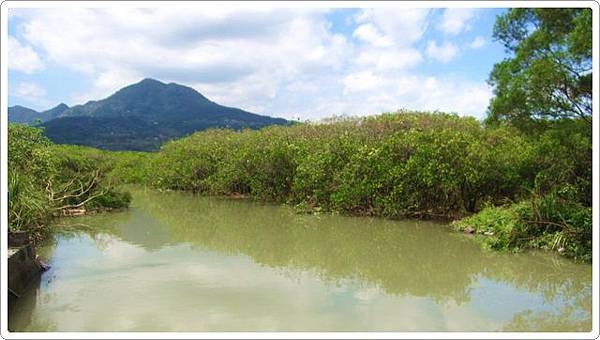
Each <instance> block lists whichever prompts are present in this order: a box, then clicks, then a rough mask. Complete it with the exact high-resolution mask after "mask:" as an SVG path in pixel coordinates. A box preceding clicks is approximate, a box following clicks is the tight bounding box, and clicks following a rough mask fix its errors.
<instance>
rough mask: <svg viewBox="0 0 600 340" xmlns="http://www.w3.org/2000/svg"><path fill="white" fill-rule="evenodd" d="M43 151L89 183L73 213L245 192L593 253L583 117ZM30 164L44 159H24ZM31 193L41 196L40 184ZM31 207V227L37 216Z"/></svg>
mask: <svg viewBox="0 0 600 340" xmlns="http://www.w3.org/2000/svg"><path fill="white" fill-rule="evenodd" d="M11 139H12V137H11ZM49 150H55V151H53V152H56V154H57V155H59V156H58V159H61V160H62V161H61V162H59V164H62V165H61V166H62V167H63V168H65V169H68V170H69V171H68V172H66V173H63V172H62V171H61V174H62V176H61V177H59V178H61V181H62V183H64V184H68V183H69V182H70V180H69V179H70V178H72V177H74V178H85V179H86V180H87V181H90V180H94V178H96V179H97V182H98V185H97V186H96V185H94V186H90V187H91V188H93V190H90V191H89V192H86V193H84V194H82V195H81V196H78V195H79V194H77V193H75V194H74V196H76V197H71V198H74V199H76V202H74V203H68V204H71V205H75V208H80V207H82V206H85V207H86V209H92V208H94V206H108V207H112V206H114V207H119V206H127V205H128V204H129V201H130V198H128V196H127V194H126V193H123V192H120V191H118V190H116V189H115V187H116V185H119V184H122V183H136V184H143V185H147V186H150V187H153V188H158V189H168V190H182V191H192V192H196V193H200V194H202V195H209V196H220V195H225V196H232V197H252V198H254V199H259V200H266V201H272V202H276V203H285V204H289V205H292V206H294V207H296V209H297V210H299V211H304V212H336V213H340V214H344V215H353V216H378V217H384V218H390V219H405V218H419V219H445V220H458V221H459V222H456V223H454V225H455V227H456V228H457V229H459V230H467V229H468V228H470V229H473V230H474V231H476V232H478V231H479V232H481V233H482V234H484V233H486V232H487V233H493V234H494V235H492V237H489V238H488V240H489V241H486V242H483V244H484V246H487V247H489V248H492V249H496V250H508V251H519V250H521V249H530V248H533V249H546V250H553V251H557V252H560V253H561V255H564V256H567V257H570V258H574V259H576V260H577V261H584V262H589V261H590V260H591V254H592V247H591V236H592V219H591V216H592V211H591V204H592V198H591V188H592V186H591V170H592V157H591V127H590V125H589V124H588V123H587V122H585V121H583V120H577V119H557V120H554V121H538V122H532V123H531V124H530V125H529V126H528V129H527V130H526V131H523V130H519V129H517V128H515V127H512V126H509V125H508V124H501V123H496V124H486V123H482V122H480V121H478V120H476V119H475V118H472V117H459V116H457V115H454V114H444V113H427V112H404V111H403V112H397V113H388V114H382V115H379V116H372V117H365V118H344V119H331V120H328V121H324V122H321V123H318V124H296V125H294V126H286V127H282V126H276V127H268V128H264V129H262V130H257V131H256V130H244V131H233V130H227V129H211V130H207V131H203V132H197V133H194V134H193V135H191V136H189V137H185V138H182V139H179V140H174V141H171V142H169V143H167V144H165V145H164V146H163V147H162V148H161V150H160V151H159V152H157V153H141V152H108V151H101V150H96V149H92V148H82V147H76V146H51V148H50V149H49ZM37 162H40V164H45V163H44V160H43V159H42V161H39V160H38V161H34V162H29V163H26V164H29V165H31V164H38V163H37ZM36 167H37V168H39V167H40V166H39V165H36ZM22 169H27V167H22ZM23 171H25V170H23ZM90 173H91V174H94V173H96V174H100V175H99V176H92V177H91V178H90ZM9 175H10V174H9ZM44 176H47V175H45V174H44ZM44 176H35V178H46V177H44ZM81 176H83V177H81ZM85 176H87V177H85ZM9 177H10V176H9ZM14 177H15V178H17V177H18V176H14ZM86 183H87V182H86ZM58 187H59V188H60V186H58ZM83 187H85V185H84V186H83ZM36 188H38V189H37V190H38V191H41V192H42V193H43V192H44V189H43V184H36ZM102 188H105V189H106V190H103V189H102ZM94 190H95V191H94ZM17 192H18V191H17ZM93 192H96V193H98V194H99V195H96V194H94V193H93ZM30 196H32V197H36V196H35V195H30ZM71 196H73V194H71ZM11 197H13V196H11ZM15 197H19V196H18V195H15ZM52 197H63V195H53V196H52ZM11 199H12V198H11ZM86 200H88V201H86ZM16 202H17V203H19V200H17V201H16ZM77 205H79V207H77ZM10 206H11V211H10V213H11V214H12V215H11V220H12V219H13V218H15V220H16V222H14V223H15V224H18V223H21V224H23V222H21V221H20V220H19V218H21V215H20V214H19V213H18V212H17V211H16V210H15V209H13V208H12V207H15V206H18V204H13V205H10ZM35 213H36V212H35V211H33V212H32V214H30V215H32V216H30V218H29V221H30V222H31V221H35V222H37V221H39V220H40V218H39V216H36V214H35ZM17 217H18V218H17ZM21 220H23V219H22V218H21ZM17 222H18V223H17ZM490 242H491V243H490Z"/></svg>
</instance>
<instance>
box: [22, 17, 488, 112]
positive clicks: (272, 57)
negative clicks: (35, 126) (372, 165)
mask: <svg viewBox="0 0 600 340" xmlns="http://www.w3.org/2000/svg"><path fill="white" fill-rule="evenodd" d="M326 14H327V11H326V10H321V9H305V10H304V9H295V10H292V9H268V8H261V9H258V10H243V11H240V10H231V9H225V8H219V7H217V8H214V9H213V8H212V7H211V8H210V9H208V10H207V8H199V9H186V11H185V15H182V13H181V9H176V8H174V9H165V8H161V9H160V10H156V9H128V8H120V9H116V8H115V9H83V8H71V9H43V10H42V9H38V10H26V11H20V12H19V16H20V22H22V23H23V24H22V25H21V26H20V30H21V32H23V38H24V39H25V40H23V42H24V43H25V42H26V44H27V45H31V46H32V47H34V48H35V49H36V50H38V51H40V53H43V55H44V56H45V58H47V59H48V60H47V62H48V63H53V64H56V65H58V66H61V67H65V68H69V69H71V70H73V71H75V72H79V73H80V74H82V75H84V77H85V78H86V80H87V81H89V83H90V84H92V86H91V87H90V88H82V90H81V91H80V92H78V93H74V94H73V98H71V99H74V103H75V104H77V103H82V102H86V101H88V100H92V99H100V98H103V97H106V96H108V95H110V94H111V93H113V92H115V91H116V90H118V89H119V88H121V87H123V86H125V85H128V84H131V83H133V82H136V81H139V80H141V79H142V78H144V77H153V78H157V79H159V80H162V81H164V82H171V81H173V82H177V83H180V84H184V85H188V86H191V87H193V88H195V89H196V90H198V91H199V92H201V93H202V94H204V95H205V96H207V97H208V98H210V99H211V100H214V101H216V102H218V103H221V104H223V105H228V106H235V107H240V108H243V109H246V110H249V111H253V112H258V113H263V114H269V115H275V116H283V117H287V118H292V117H298V116H300V117H302V118H303V119H311V120H317V119H320V118H323V117H327V116H331V115H334V114H348V115H354V114H376V113H380V112H382V111H393V110H396V109H399V108H410V109H423V110H429V109H431V110H434V109H440V110H447V111H456V112H460V113H465V114H475V115H481V114H482V113H483V112H484V111H485V108H486V106H487V100H488V99H489V96H490V95H489V93H491V92H488V88H487V85H486V84H485V83H481V84H480V83H470V82H465V81H461V80H458V79H452V78H426V77H423V76H421V75H419V74H418V69H417V68H416V67H417V66H418V65H419V64H420V63H421V62H422V61H423V55H422V54H426V55H427V56H429V57H430V58H435V59H436V60H440V61H442V62H447V61H450V60H452V59H453V58H454V57H456V56H457V55H458V48H457V47H456V46H455V45H454V44H452V43H449V42H446V43H444V44H442V45H438V44H437V43H436V42H430V43H429V45H428V46H427V48H426V50H425V51H420V50H419V48H418V46H419V45H420V44H418V43H419V42H420V41H421V40H422V38H423V35H424V33H425V31H426V30H427V28H428V26H429V20H428V19H429V17H430V10H428V9H389V8H385V9H365V10H362V11H360V13H359V14H358V15H357V16H355V17H353V20H352V22H351V23H352V24H354V25H356V27H355V29H354V31H353V32H352V33H351V36H348V37H346V36H343V35H341V34H336V33H334V32H332V30H331V24H330V23H329V22H328V20H327V16H326ZM65 27H68V28H69V29H65ZM461 30H464V25H463V26H462V28H461ZM353 38H354V39H353ZM356 40H359V42H357V41H356Z"/></svg>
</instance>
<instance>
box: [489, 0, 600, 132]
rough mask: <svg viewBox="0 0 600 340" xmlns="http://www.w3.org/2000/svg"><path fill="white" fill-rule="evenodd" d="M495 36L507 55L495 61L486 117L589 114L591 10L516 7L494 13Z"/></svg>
mask: <svg viewBox="0 0 600 340" xmlns="http://www.w3.org/2000/svg"><path fill="white" fill-rule="evenodd" d="M493 36H494V38H495V39H497V40H498V41H500V42H502V43H503V44H504V46H505V48H506V49H507V52H509V53H511V57H509V58H506V59H504V60H503V61H502V62H500V63H498V64H496V65H494V68H493V70H492V72H491V74H490V77H489V80H488V82H489V83H490V85H492V86H494V88H495V89H494V91H495V97H494V98H493V99H492V100H491V103H490V106H489V109H488V110H489V116H488V121H499V120H509V121H513V122H522V121H528V120H531V119H556V118H577V117H579V118H581V119H584V120H586V121H588V122H589V123H590V124H591V115H592V10H591V9H589V8H515V9H511V10H509V11H508V12H507V13H505V14H503V15H500V16H498V18H497V20H496V23H495V26H494V34H493Z"/></svg>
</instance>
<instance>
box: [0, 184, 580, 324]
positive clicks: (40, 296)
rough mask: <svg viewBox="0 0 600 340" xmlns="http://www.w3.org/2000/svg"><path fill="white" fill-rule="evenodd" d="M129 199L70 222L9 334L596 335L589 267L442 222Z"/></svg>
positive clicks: (185, 198) (167, 197)
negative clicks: (513, 250)
mask: <svg viewBox="0 0 600 340" xmlns="http://www.w3.org/2000/svg"><path fill="white" fill-rule="evenodd" d="M134 194H135V195H134V206H133V207H132V208H131V209H130V211H127V212H122V213H115V214H106V215H98V216H91V217H82V218H77V219H69V220H66V221H65V223H69V224H78V227H77V230H78V231H77V232H74V233H70V234H63V235H61V236H60V237H58V238H57V243H56V244H55V245H54V247H51V248H53V249H54V253H53V254H52V255H51V256H50V261H51V262H52V265H53V269H52V270H51V271H50V272H49V273H47V274H46V275H45V276H44V278H43V281H42V285H41V287H40V289H39V291H40V292H42V293H36V294H35V296H36V297H35V298H34V299H33V300H34V301H36V304H35V305H34V306H32V307H31V306H30V307H22V308H21V309H22V311H21V312H15V313H14V315H10V316H11V324H12V325H13V327H14V329H19V330H163V331H164V330H167V331H168V330H187V331H194V330H396V331H410V330H420V331H435V330H463V331H468V330H527V331H535V330H560V331H568V330H570V331H573V330H578V331H582V330H589V328H590V327H591V267H590V266H585V265H576V264H573V263H572V262H570V261H565V260H563V259H560V258H556V257H553V256H549V255H548V254H523V255H509V254H497V253H487V252H482V251H481V250H480V249H479V248H478V247H477V246H476V245H475V244H473V242H471V241H470V240H468V239H466V238H465V237H464V236H463V235H459V234H454V233H449V232H448V231H447V230H445V228H444V227H443V226H440V225H436V224H434V223H427V222H398V221H386V220H381V219H371V218H349V217H340V216H330V215H322V216H310V215H298V214H295V213H294V212H293V210H291V209H287V208H282V207H279V206H273V205H268V204H261V203H253V202H247V201H239V200H227V199H207V198H202V197H193V196H191V195H188V194H182V193H172V192H171V193H157V192H154V191H150V190H144V189H142V190H136V191H135V192H134ZM85 225H88V226H89V228H82V226H85ZM82 231H85V232H82ZM48 278H51V281H44V280H48ZM99 292H102V293H101V295H98V294H99ZM108 306H110V307H108ZM25 311H27V312H28V313H29V314H30V315H33V317H32V318H27V317H26V314H27V312H25ZM73 314H76V315H73ZM557 320H559V321H560V322H559V323H557V322H556V321H557Z"/></svg>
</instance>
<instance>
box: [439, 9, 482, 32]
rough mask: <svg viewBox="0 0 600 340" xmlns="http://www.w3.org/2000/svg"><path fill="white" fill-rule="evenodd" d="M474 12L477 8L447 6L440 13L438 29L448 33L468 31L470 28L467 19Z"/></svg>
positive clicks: (470, 17) (472, 16)
mask: <svg viewBox="0 0 600 340" xmlns="http://www.w3.org/2000/svg"><path fill="white" fill-rule="evenodd" d="M476 14H477V10H476V9H474V8H447V9H446V10H445V11H444V13H443V14H442V18H441V20H440V22H439V24H438V29H439V30H441V31H442V32H444V33H445V34H449V35H453V34H458V33H461V32H464V31H468V30H469V29H470V28H471V26H470V25H469V21H470V20H471V19H473V18H474V17H475V15H476Z"/></svg>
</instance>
